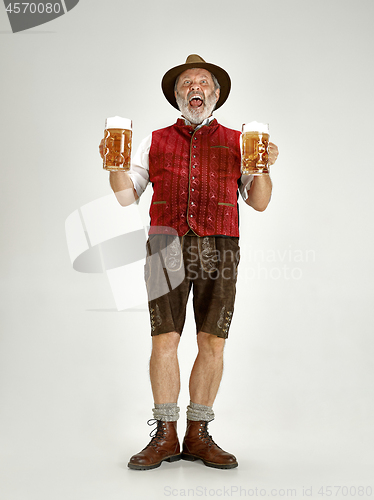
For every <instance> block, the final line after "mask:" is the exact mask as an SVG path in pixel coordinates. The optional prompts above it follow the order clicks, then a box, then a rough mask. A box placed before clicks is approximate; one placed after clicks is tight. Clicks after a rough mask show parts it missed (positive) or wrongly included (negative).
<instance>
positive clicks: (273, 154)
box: [268, 142, 279, 165]
mask: <svg viewBox="0 0 374 500" xmlns="http://www.w3.org/2000/svg"><path fill="white" fill-rule="evenodd" d="M268 152H269V165H274V163H275V162H276V160H277V158H278V155H279V150H278V146H276V145H275V144H273V143H272V142H269V147H268Z"/></svg>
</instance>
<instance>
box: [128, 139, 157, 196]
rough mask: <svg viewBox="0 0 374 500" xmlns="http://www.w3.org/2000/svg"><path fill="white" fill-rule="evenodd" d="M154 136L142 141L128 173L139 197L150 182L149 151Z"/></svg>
mask: <svg viewBox="0 0 374 500" xmlns="http://www.w3.org/2000/svg"><path fill="white" fill-rule="evenodd" d="M151 142H152V134H150V135H149V136H148V137H146V138H145V139H143V140H142V142H141V143H140V144H139V147H138V149H137V151H136V153H135V156H134V157H133V160H132V162H131V168H130V170H129V172H128V175H129V176H130V178H131V180H132V182H133V184H134V188H135V190H136V192H137V195H138V196H141V194H142V193H143V192H144V191H145V189H146V187H147V186H148V182H149V150H150V147H151Z"/></svg>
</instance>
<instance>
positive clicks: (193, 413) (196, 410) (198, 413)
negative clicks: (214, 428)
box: [187, 401, 214, 422]
mask: <svg viewBox="0 0 374 500" xmlns="http://www.w3.org/2000/svg"><path fill="white" fill-rule="evenodd" d="M187 419H188V420H194V421H195V422H197V421H199V420H205V421H206V422H211V421H212V420H214V411H213V408H212V406H204V405H199V404H197V403H193V402H192V401H190V404H189V406H187Z"/></svg>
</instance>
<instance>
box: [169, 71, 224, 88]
mask: <svg viewBox="0 0 374 500" xmlns="http://www.w3.org/2000/svg"><path fill="white" fill-rule="evenodd" d="M191 69H199V68H191ZM209 73H210V76H211V77H212V80H213V83H214V90H217V89H221V85H220V84H219V83H218V80H217V78H216V77H215V75H213V73H211V72H210V71H209ZM180 76H181V74H179V75H178V76H177V78H176V79H175V83H174V92H176V91H177V85H178V82H179V77H180Z"/></svg>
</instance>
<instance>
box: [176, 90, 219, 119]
mask: <svg viewBox="0 0 374 500" xmlns="http://www.w3.org/2000/svg"><path fill="white" fill-rule="evenodd" d="M175 99H176V101H177V104H178V108H179V110H180V112H181V113H182V115H183V116H184V117H185V118H187V120H188V121H189V122H191V123H193V124H194V125H200V123H202V122H203V121H204V120H205V119H206V118H208V116H210V115H211V114H212V112H213V110H214V108H215V106H216V102H217V98H216V94H215V92H214V91H212V92H211V94H209V95H208V96H207V98H206V99H205V100H204V101H203V104H202V105H201V106H200V107H198V108H192V107H191V106H190V105H189V103H188V98H187V99H183V97H180V95H179V94H178V92H177V95H176V97H175Z"/></svg>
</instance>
